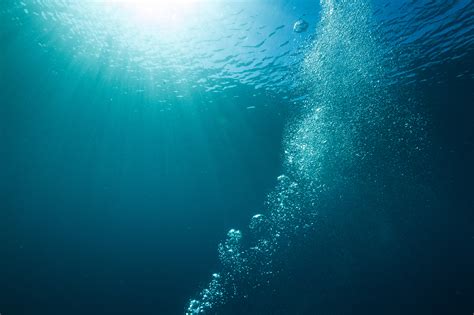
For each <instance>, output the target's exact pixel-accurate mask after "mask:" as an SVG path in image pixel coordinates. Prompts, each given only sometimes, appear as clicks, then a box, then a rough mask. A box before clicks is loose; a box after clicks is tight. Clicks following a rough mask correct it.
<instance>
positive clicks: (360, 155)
mask: <svg viewBox="0 0 474 315" xmlns="http://www.w3.org/2000/svg"><path fill="white" fill-rule="evenodd" d="M321 5H322V13H321V21H320V25H319V26H318V30H317V32H316V33H317V34H318V37H317V39H316V40H315V42H314V45H313V47H312V49H311V51H310V52H309V54H308V56H307V58H306V61H305V66H304V68H303V69H302V70H301V71H302V73H303V74H304V76H303V77H304V78H305V80H304V82H303V84H305V85H307V86H310V87H311V91H312V92H311V93H310V97H309V98H308V99H307V100H306V101H305V103H304V106H303V108H302V109H301V112H300V115H299V116H298V118H297V119H296V120H295V121H293V122H292V123H291V124H290V125H289V128H288V130H287V135H286V137H285V139H284V143H285V151H284V153H285V156H284V157H285V162H284V170H285V174H283V175H281V176H279V177H278V179H277V185H276V187H275V189H274V190H273V191H272V192H271V193H270V194H269V196H268V198H267V201H266V203H265V212H264V213H265V214H256V215H255V216H253V217H252V218H251V220H250V225H249V245H248V246H245V247H244V246H243V245H242V243H241V239H242V233H241V232H240V231H237V230H230V231H229V233H228V235H227V240H226V241H225V242H224V243H222V244H220V245H219V257H220V261H221V265H222V272H221V274H222V277H221V278H220V280H221V282H220V286H218V287H217V286H216V285H215V283H214V280H212V281H211V284H210V285H209V286H208V288H207V289H204V291H203V293H204V292H209V291H212V290H215V292H214V295H215V296H218V297H219V298H216V297H214V296H213V295H212V294H211V296H212V298H209V296H208V295H203V293H201V295H200V299H199V300H198V301H192V302H191V304H190V306H189V308H188V311H187V314H199V312H201V313H206V312H207V311H209V310H211V309H213V308H217V307H219V306H220V305H222V304H224V303H226V302H227V301H228V300H229V299H231V298H234V297H237V296H241V297H242V296H247V295H248V294H251V290H252V289H254V288H256V287H259V286H261V285H265V283H268V281H269V280H270V279H271V278H272V277H273V276H274V275H275V274H278V273H279V272H280V270H279V268H280V267H279V266H280V264H279V263H278V262H279V261H281V260H284V259H285V253H286V251H287V249H288V248H289V247H291V246H292V245H291V244H293V243H294V240H295V239H297V238H299V237H301V236H304V235H306V233H307V232H311V231H312V230H313V229H314V228H315V225H316V223H317V221H318V211H319V210H320V209H321V207H322V206H323V203H324V200H325V198H327V196H337V198H342V196H343V193H342V192H343V191H344V190H343V189H341V187H347V186H349V187H351V188H352V187H357V186H358V184H360V183H361V182H358V181H369V182H370V181H373V182H374V183H378V180H379V179H378V177H377V176H381V175H379V174H387V173H388V172H393V173H394V174H395V173H400V172H402V171H403V168H404V165H406V164H405V163H403V161H402V160H403V158H404V156H402V155H400V153H399V152H402V150H398V149H399V148H400V144H401V143H403V144H404V145H406V144H408V146H410V144H415V143H419V142H420V139H421V138H422V137H421V134H422V130H423V128H422V120H421V119H419V118H417V116H416V115H413V113H412V112H411V111H410V103H406V102H405V103H404V102H400V101H399V100H398V99H397V98H396V97H395V96H394V94H395V93H394V92H393V90H392V85H391V84H390V82H389V81H390V80H389V79H388V78H386V76H385V72H384V71H385V69H390V66H391V65H388V66H387V63H388V62H389V61H387V60H385V59H384V55H383V52H382V51H381V50H380V49H379V46H380V45H381V43H380V41H379V40H378V38H377V37H376V36H375V34H374V30H376V28H375V27H374V26H373V24H372V21H371V19H370V17H371V16H372V15H371V12H372V11H371V8H370V6H369V5H368V4H367V3H366V2H365V1H361V0H323V1H322V3H321ZM395 104H397V105H396V106H395ZM400 104H402V105H400ZM407 126H409V127H407ZM415 130H416V131H415ZM380 148H383V155H382V153H381V152H382V150H380ZM380 161H381V162H380ZM382 168H383V169H384V172H381V171H380V169H382ZM335 192H337V193H335ZM333 198H334V197H333ZM246 244H247V243H246ZM214 288H217V289H214ZM196 303H198V304H196ZM196 305H199V307H198V308H196V307H195V306H196ZM195 310H198V311H199V312H196V311H195Z"/></svg>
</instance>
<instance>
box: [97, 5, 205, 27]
mask: <svg viewBox="0 0 474 315" xmlns="http://www.w3.org/2000/svg"><path fill="white" fill-rule="evenodd" d="M199 2H200V1H199V0H107V1H106V2H105V4H106V5H107V6H110V7H111V8H112V9H114V10H116V11H117V13H118V14H120V15H121V16H122V18H126V19H127V20H129V22H131V23H133V24H135V26H140V27H160V28H161V29H163V28H166V29H169V28H179V27H180V26H182V25H183V23H185V22H186V20H187V19H188V18H189V17H190V14H192V13H193V11H195V10H196V9H197V8H198V6H199Z"/></svg>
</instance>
